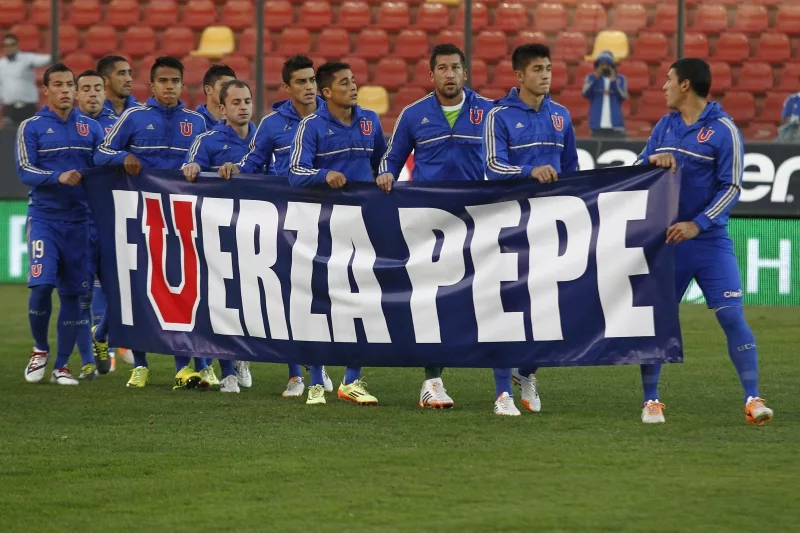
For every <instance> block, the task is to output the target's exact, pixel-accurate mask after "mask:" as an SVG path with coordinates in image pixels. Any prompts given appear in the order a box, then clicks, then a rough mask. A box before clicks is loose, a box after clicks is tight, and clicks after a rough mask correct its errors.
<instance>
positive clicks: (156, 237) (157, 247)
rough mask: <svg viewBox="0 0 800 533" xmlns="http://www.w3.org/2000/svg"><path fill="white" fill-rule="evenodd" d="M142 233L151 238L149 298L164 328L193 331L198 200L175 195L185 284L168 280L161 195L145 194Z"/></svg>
mask: <svg viewBox="0 0 800 533" xmlns="http://www.w3.org/2000/svg"><path fill="white" fill-rule="evenodd" d="M142 197H143V198H144V214H143V216H142V231H143V232H144V234H145V238H146V239H147V296H148V298H150V303H151V304H152V305H153V310H154V311H155V312H156V316H157V317H158V321H159V322H160V323H161V327H162V328H163V329H165V330H170V331H192V330H193V329H194V319H195V315H196V313H197V306H198V304H199V303H200V261H199V260H198V256H197V245H196V239H197V219H196V216H195V204H196V203H197V197H196V196H191V195H182V194H171V195H170V196H169V200H170V208H171V211H172V224H173V225H174V227H175V233H176V235H178V239H179V240H180V243H181V282H180V284H179V285H178V286H177V287H173V286H171V285H170V284H169V282H168V281H167V239H166V236H167V232H168V229H167V223H166V220H165V218H164V208H163V206H162V203H161V195H160V194H156V193H147V192H143V193H142Z"/></svg>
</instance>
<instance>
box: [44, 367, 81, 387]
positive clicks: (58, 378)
mask: <svg viewBox="0 0 800 533" xmlns="http://www.w3.org/2000/svg"><path fill="white" fill-rule="evenodd" d="M50 383H58V384H59V385H77V384H78V380H77V379H75V376H73V375H72V372H70V370H69V368H67V367H66V366H62V367H61V368H56V369H54V370H53V373H52V374H50Z"/></svg>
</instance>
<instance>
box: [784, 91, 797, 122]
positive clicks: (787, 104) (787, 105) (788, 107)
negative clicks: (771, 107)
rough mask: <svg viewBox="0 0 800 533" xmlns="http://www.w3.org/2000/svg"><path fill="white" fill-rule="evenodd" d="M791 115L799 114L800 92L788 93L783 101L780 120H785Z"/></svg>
mask: <svg viewBox="0 0 800 533" xmlns="http://www.w3.org/2000/svg"><path fill="white" fill-rule="evenodd" d="M793 116H800V93H794V94H793V95H790V96H789V98H787V99H786V100H785V101H784V102H783V111H781V120H786V119H788V118H790V117H793Z"/></svg>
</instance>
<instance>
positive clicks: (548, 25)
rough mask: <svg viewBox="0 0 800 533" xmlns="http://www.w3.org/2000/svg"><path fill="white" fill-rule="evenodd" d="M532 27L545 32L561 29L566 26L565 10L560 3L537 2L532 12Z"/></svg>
mask: <svg viewBox="0 0 800 533" xmlns="http://www.w3.org/2000/svg"><path fill="white" fill-rule="evenodd" d="M533 27H534V29H536V30H538V31H543V32H545V33H555V32H559V31H562V30H564V29H565V28H566V27H567V10H566V9H564V6H563V5H561V4H537V5H536V10H535V11H534V12H533ZM570 29H571V30H575V28H570Z"/></svg>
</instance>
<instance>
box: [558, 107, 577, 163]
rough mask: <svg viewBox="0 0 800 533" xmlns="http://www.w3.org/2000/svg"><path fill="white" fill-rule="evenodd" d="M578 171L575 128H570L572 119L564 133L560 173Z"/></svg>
mask: <svg viewBox="0 0 800 533" xmlns="http://www.w3.org/2000/svg"><path fill="white" fill-rule="evenodd" d="M577 171H578V145H577V144H576V143H575V128H574V127H573V126H572V117H570V119H569V124H567V131H565V132H564V150H562V151H561V172H577Z"/></svg>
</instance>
